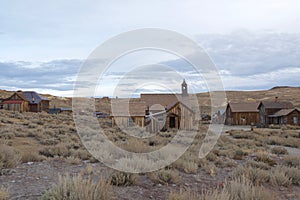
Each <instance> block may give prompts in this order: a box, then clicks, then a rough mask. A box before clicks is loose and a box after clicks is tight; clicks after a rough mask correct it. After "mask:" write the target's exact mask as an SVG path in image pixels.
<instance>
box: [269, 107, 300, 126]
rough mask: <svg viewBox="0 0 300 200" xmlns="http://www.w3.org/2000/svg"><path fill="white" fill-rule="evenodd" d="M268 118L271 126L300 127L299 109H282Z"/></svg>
mask: <svg viewBox="0 0 300 200" xmlns="http://www.w3.org/2000/svg"><path fill="white" fill-rule="evenodd" d="M268 117H269V120H270V121H269V122H270V123H271V124H280V125H281V124H284V125H287V124H289V125H300V121H299V119H300V110H299V109H297V108H292V109H281V110H279V111H278V112H276V113H274V114H273V115H269V116H268Z"/></svg>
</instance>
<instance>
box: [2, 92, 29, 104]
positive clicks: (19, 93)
mask: <svg viewBox="0 0 300 200" xmlns="http://www.w3.org/2000/svg"><path fill="white" fill-rule="evenodd" d="M15 95H16V96H17V97H18V98H19V99H20V100H23V101H28V99H27V98H26V97H25V96H24V95H23V94H22V92H14V93H13V94H12V95H11V96H10V97H8V98H6V99H3V102H6V101H8V100H11V99H12V97H13V96H15Z"/></svg>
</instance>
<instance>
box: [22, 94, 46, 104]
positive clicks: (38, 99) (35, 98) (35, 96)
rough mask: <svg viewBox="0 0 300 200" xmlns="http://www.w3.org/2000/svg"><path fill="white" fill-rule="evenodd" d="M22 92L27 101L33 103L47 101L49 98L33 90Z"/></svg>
mask: <svg viewBox="0 0 300 200" xmlns="http://www.w3.org/2000/svg"><path fill="white" fill-rule="evenodd" d="M22 93H23V95H24V96H25V97H26V99H28V101H29V102H30V103H33V104H37V103H40V102H41V101H42V100H44V101H49V99H47V98H46V97H44V96H42V95H40V94H38V93H36V92H33V91H26V92H22Z"/></svg>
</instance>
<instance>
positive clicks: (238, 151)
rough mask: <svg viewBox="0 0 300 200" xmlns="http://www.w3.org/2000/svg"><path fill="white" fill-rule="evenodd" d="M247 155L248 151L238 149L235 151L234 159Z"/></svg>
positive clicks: (240, 158)
mask: <svg viewBox="0 0 300 200" xmlns="http://www.w3.org/2000/svg"><path fill="white" fill-rule="evenodd" d="M246 155H247V153H246V152H244V151H243V150H241V149H237V150H235V152H234V155H233V159H235V160H242V159H243V158H244V156H246Z"/></svg>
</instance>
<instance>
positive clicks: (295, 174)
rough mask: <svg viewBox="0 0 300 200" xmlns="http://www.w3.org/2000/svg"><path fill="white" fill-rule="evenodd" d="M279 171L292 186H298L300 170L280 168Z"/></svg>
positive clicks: (299, 183)
mask: <svg viewBox="0 0 300 200" xmlns="http://www.w3.org/2000/svg"><path fill="white" fill-rule="evenodd" d="M279 169H280V171H282V172H284V173H285V175H286V176H287V177H288V178H289V179H290V180H291V181H292V184H294V185H300V169H299V168H296V167H287V166H280V168H279Z"/></svg>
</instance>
